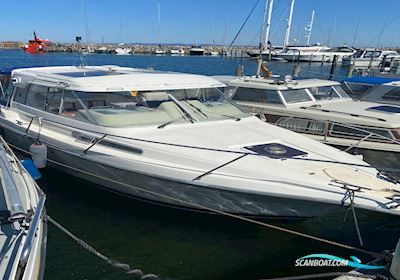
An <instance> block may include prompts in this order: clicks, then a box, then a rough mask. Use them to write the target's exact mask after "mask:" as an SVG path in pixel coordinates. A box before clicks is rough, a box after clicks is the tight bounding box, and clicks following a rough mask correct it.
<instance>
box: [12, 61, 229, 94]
mask: <svg viewBox="0 0 400 280" xmlns="http://www.w3.org/2000/svg"><path fill="white" fill-rule="evenodd" d="M13 75H14V76H18V77H22V78H23V79H26V80H30V81H31V82H32V81H37V83H43V82H46V83H53V84H54V86H55V87H63V88H66V89H69V90H75V91H86V92H116V91H145V90H176V89H194V88H219V87H225V85H224V84H223V83H221V82H219V81H217V80H215V79H212V78H210V77H207V76H201V75H192V74H182V73H174V72H158V71H154V70H143V69H132V68H125V67H118V66H87V67H76V66H72V67H71V66H62V67H40V68H29V69H16V70H14V71H13Z"/></svg>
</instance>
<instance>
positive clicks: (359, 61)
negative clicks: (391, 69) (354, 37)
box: [342, 48, 400, 68]
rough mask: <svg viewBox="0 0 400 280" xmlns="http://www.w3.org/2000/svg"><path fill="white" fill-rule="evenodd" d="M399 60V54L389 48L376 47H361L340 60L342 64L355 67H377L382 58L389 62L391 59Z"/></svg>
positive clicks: (380, 63)
mask: <svg viewBox="0 0 400 280" xmlns="http://www.w3.org/2000/svg"><path fill="white" fill-rule="evenodd" d="M392 59H393V60H396V61H398V60H400V54H398V53H397V52H396V51H391V50H377V49H371V48H368V49H361V50H358V51H357V52H356V53H355V54H354V55H352V56H350V57H345V58H343V60H342V65H343V66H350V65H353V64H354V66H355V67H356V68H367V67H369V66H371V67H378V66H381V65H382V62H383V60H386V63H389V62H390V61H391V60H392Z"/></svg>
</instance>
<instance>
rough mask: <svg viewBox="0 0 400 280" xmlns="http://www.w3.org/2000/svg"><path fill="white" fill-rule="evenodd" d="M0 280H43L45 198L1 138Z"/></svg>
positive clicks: (45, 236)
mask: <svg viewBox="0 0 400 280" xmlns="http://www.w3.org/2000/svg"><path fill="white" fill-rule="evenodd" d="M0 179H1V184H0V186H1V188H0V206H1V209H0V222H1V230H0V232H1V234H0V246H1V248H2V256H1V262H0V276H1V279H43V274H44V269H45V260H46V243H47V242H46V240H47V222H46V217H45V215H46V214H45V210H44V203H45V195H44V194H43V192H42V191H41V190H40V189H39V187H38V186H37V185H36V183H35V181H34V180H33V179H32V177H31V176H30V175H29V173H28V172H27V171H26V170H25V168H24V167H23V166H22V164H21V162H20V161H19V160H18V159H17V158H16V156H15V155H14V154H13V152H12V151H11V150H10V148H9V147H8V146H7V144H6V143H5V142H4V140H3V138H1V137H0Z"/></svg>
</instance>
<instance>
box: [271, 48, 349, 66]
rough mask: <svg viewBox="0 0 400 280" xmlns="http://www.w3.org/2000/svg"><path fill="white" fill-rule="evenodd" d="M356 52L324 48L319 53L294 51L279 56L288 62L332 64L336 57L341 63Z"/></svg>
mask: <svg viewBox="0 0 400 280" xmlns="http://www.w3.org/2000/svg"><path fill="white" fill-rule="evenodd" d="M296 51H297V54H296ZM355 52H356V50H355V49H353V48H350V47H336V48H330V49H325V48H323V49H320V50H318V51H301V50H297V49H292V50H291V51H289V52H288V53H285V54H284V53H281V54H279V55H278V56H279V57H280V58H283V59H285V60H288V61H293V60H294V61H297V60H298V61H303V62H331V61H333V58H334V57H335V56H336V57H337V61H338V62H340V61H342V59H343V58H344V57H350V56H352V55H353V54H354V53H355Z"/></svg>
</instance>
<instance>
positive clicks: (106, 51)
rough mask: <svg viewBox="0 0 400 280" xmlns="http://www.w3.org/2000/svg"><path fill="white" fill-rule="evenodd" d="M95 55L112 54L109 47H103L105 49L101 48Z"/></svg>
mask: <svg viewBox="0 0 400 280" xmlns="http://www.w3.org/2000/svg"><path fill="white" fill-rule="evenodd" d="M95 53H99V54H108V53H110V51H109V49H108V48H107V47H105V46H103V47H100V48H98V49H97V50H95Z"/></svg>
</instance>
